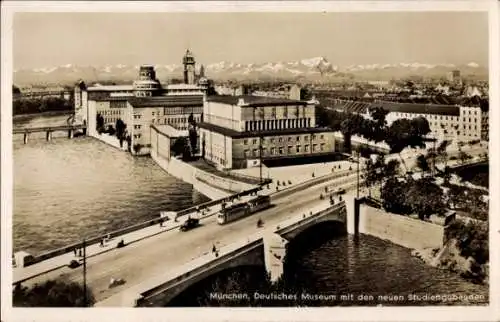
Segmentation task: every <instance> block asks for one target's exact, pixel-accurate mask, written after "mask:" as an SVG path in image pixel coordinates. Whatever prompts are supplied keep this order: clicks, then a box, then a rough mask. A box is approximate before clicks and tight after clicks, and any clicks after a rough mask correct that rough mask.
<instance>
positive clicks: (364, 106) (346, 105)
mask: <svg viewBox="0 0 500 322" xmlns="http://www.w3.org/2000/svg"><path fill="white" fill-rule="evenodd" d="M332 103H333V104H332V106H333V107H334V108H335V109H337V110H340V111H347V112H353V113H358V114H362V115H364V116H365V117H369V114H370V109H374V108H383V109H384V110H386V111H388V114H387V116H386V122H387V125H391V124H392V123H393V122H394V121H396V120H398V119H404V118H406V119H413V118H417V117H423V118H425V119H426V120H427V121H428V122H429V128H430V130H431V132H430V134H429V136H430V137H433V138H436V139H438V140H455V141H457V142H458V141H472V140H488V134H487V133H488V131H489V125H488V122H489V118H488V111H487V110H484V108H483V109H482V108H481V107H480V106H460V105H438V104H418V103H395V102H386V101H376V102H353V101H347V100H334V102H332Z"/></svg>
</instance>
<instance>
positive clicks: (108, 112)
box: [97, 110, 121, 115]
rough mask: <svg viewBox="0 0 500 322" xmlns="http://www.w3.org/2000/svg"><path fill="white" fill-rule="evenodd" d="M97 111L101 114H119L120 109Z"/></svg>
mask: <svg viewBox="0 0 500 322" xmlns="http://www.w3.org/2000/svg"><path fill="white" fill-rule="evenodd" d="M97 113H99V114H101V115H121V111H120V110H112V111H110V110H104V111H97Z"/></svg>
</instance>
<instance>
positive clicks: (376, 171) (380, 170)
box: [365, 155, 386, 196]
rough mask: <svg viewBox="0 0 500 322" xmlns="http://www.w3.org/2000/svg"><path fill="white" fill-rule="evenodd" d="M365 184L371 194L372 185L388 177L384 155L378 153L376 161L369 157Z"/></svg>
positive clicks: (366, 164)
mask: <svg viewBox="0 0 500 322" xmlns="http://www.w3.org/2000/svg"><path fill="white" fill-rule="evenodd" d="M365 166H366V168H365V185H366V187H367V188H368V193H369V195H370V196H371V187H373V186H374V185H376V184H378V183H380V182H382V181H383V179H384V178H385V177H386V171H385V169H386V164H385V159H384V156H383V155H378V156H377V158H376V159H375V161H373V160H372V159H371V158H369V159H368V160H367V161H366V163H365Z"/></svg>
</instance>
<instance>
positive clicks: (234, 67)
mask: <svg viewBox="0 0 500 322" xmlns="http://www.w3.org/2000/svg"><path fill="white" fill-rule="evenodd" d="M200 66H201V65H199V64H198V65H197V69H198V71H199V68H200ZM155 68H156V74H157V77H158V79H159V80H160V81H162V82H163V81H166V80H168V79H171V78H182V72H183V67H182V65H181V64H170V65H161V64H158V65H156V66H155ZM138 69H139V66H131V65H124V64H117V65H106V66H100V67H92V66H75V65H72V64H66V65H63V66H59V67H42V68H35V69H21V70H16V71H14V82H15V83H16V84H37V83H38V84H39V83H59V84H72V83H75V82H76V81H78V80H79V79H83V80H85V81H87V82H95V81H114V82H130V81H133V80H135V79H136V78H137V74H138ZM454 69H458V70H460V71H461V73H462V75H472V74H475V75H481V76H483V75H487V72H488V71H487V68H485V67H482V66H480V65H479V64H477V63H475V62H470V63H468V64H464V65H453V64H424V63H418V62H413V63H398V64H367V65H351V66H346V67H342V68H341V67H338V66H336V65H333V64H332V63H331V62H329V61H328V60H327V59H326V58H325V57H321V56H319V57H313V58H306V59H301V60H296V61H289V62H282V61H281V62H266V63H249V64H241V63H235V62H227V61H221V62H218V63H210V64H206V65H205V74H206V75H207V77H209V78H213V79H216V80H224V79H236V80H244V79H248V80H255V79H269V78H280V79H290V80H293V79H298V78H300V79H306V80H308V79H310V80H322V79H325V80H331V79H335V78H349V79H371V80H374V79H378V80H387V79H391V78H400V77H407V76H412V75H413V76H416V75H420V76H427V77H442V76H446V73H447V72H449V71H451V70H454Z"/></svg>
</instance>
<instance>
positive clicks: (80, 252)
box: [78, 248, 82, 257]
mask: <svg viewBox="0 0 500 322" xmlns="http://www.w3.org/2000/svg"><path fill="white" fill-rule="evenodd" d="M78 257H82V249H81V248H79V249H78Z"/></svg>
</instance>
